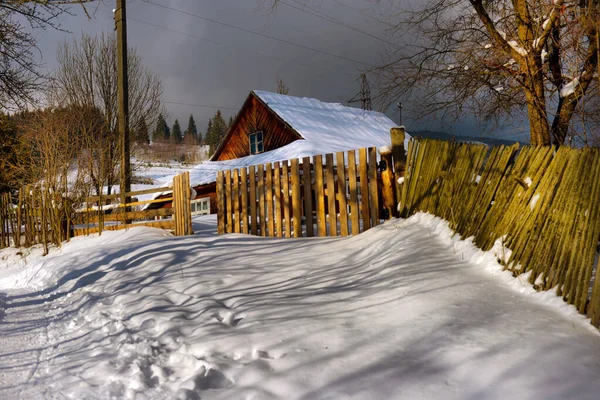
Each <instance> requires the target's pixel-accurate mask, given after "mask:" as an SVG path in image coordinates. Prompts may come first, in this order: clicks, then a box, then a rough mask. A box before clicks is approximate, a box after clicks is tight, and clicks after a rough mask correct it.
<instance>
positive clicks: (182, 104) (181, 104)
mask: <svg viewBox="0 0 600 400" xmlns="http://www.w3.org/2000/svg"><path fill="white" fill-rule="evenodd" d="M163 103H165V104H175V105H179V106H190V107H203V108H216V109H221V110H233V111H238V110H239V108H234V107H221V106H210V105H207V104H192V103H180V102H178V101H163Z"/></svg>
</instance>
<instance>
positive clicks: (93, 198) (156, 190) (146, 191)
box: [86, 186, 173, 203]
mask: <svg viewBox="0 0 600 400" xmlns="http://www.w3.org/2000/svg"><path fill="white" fill-rule="evenodd" d="M172 191H173V188H172V187H168V186H165V187H160V188H153V189H144V190H136V191H135V192H127V193H125V197H133V196H139V195H142V194H153V193H162V192H167V193H170V192H172ZM100 198H102V200H104V201H106V200H115V199H120V198H121V194H120V193H115V194H111V195H102V196H89V197H86V201H87V202H89V203H95V202H97V201H99V200H100Z"/></svg>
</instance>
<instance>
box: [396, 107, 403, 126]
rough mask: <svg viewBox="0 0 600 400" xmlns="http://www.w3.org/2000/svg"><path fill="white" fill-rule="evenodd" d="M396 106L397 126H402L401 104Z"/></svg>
mask: <svg viewBox="0 0 600 400" xmlns="http://www.w3.org/2000/svg"><path fill="white" fill-rule="evenodd" d="M396 105H397V106H398V114H399V118H398V119H399V126H402V103H398V104H396Z"/></svg>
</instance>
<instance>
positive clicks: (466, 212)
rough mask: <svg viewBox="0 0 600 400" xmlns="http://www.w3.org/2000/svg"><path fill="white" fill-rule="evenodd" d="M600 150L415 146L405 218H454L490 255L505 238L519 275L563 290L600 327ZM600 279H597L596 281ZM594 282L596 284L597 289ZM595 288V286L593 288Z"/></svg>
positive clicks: (509, 262)
mask: <svg viewBox="0 0 600 400" xmlns="http://www.w3.org/2000/svg"><path fill="white" fill-rule="evenodd" d="M599 178H600V150H599V149H596V148H585V149H571V148H566V147H565V148H560V149H559V150H558V151H555V150H554V149H553V148H549V147H523V148H521V149H519V148H518V147H517V145H514V146H510V147H504V146H500V147H496V148H492V149H491V150H490V151H488V150H487V149H486V147H485V146H480V145H473V144H460V143H449V142H441V141H435V140H421V141H414V140H413V141H411V143H410V144H409V152H408V156H407V166H406V174H405V180H404V183H403V184H402V192H401V201H400V210H401V216H403V217H408V216H410V215H411V214H413V213H415V212H417V211H425V212H429V213H431V214H434V215H437V216H439V217H441V218H444V219H445V220H447V221H448V222H449V224H450V227H451V228H452V229H454V230H455V231H456V232H458V233H459V234H460V235H461V236H462V237H463V238H466V237H471V236H473V237H474V243H475V244H476V245H478V246H479V247H480V248H482V249H484V250H489V249H490V248H492V246H493V245H494V243H495V242H496V241H497V240H498V239H500V240H501V241H502V245H503V246H505V247H506V249H507V251H506V254H510V257H508V259H505V260H501V262H503V263H504V265H505V268H506V269H508V270H510V271H512V272H513V274H514V275H515V276H517V275H519V274H522V273H526V272H528V273H530V275H529V281H530V282H531V283H532V284H534V287H535V288H536V289H538V290H550V289H554V290H556V292H557V294H558V295H559V296H562V297H563V298H564V300H565V301H566V302H568V303H569V304H573V305H574V306H575V307H576V308H577V309H578V310H579V312H580V313H582V314H587V315H588V316H589V317H591V319H592V323H593V324H594V325H595V326H599V325H600V284H599V283H598V282H599V281H600V276H599V274H600V271H598V269H597V270H596V271H595V275H596V276H595V277H593V274H594V271H593V269H594V262H595V258H596V250H597V246H598V239H599V238H600V179H599ZM594 278H595V279H594ZM592 282H593V284H592ZM592 285H593V287H592Z"/></svg>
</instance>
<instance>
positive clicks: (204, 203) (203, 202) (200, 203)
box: [191, 197, 210, 215]
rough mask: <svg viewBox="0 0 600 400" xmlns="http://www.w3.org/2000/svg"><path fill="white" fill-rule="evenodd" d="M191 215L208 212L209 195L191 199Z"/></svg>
mask: <svg viewBox="0 0 600 400" xmlns="http://www.w3.org/2000/svg"><path fill="white" fill-rule="evenodd" d="M191 209H192V215H203V214H210V197H204V198H202V199H195V200H192V201H191Z"/></svg>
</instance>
